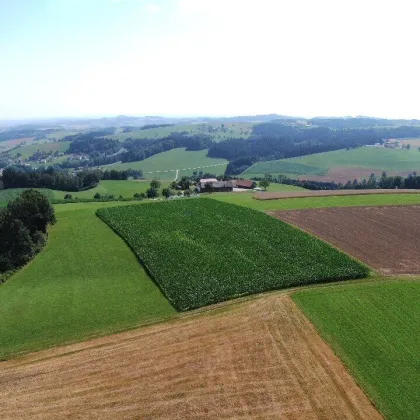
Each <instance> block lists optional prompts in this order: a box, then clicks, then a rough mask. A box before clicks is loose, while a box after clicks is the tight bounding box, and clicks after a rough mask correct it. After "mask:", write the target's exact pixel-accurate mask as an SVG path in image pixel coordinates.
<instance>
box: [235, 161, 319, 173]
mask: <svg viewBox="0 0 420 420" xmlns="http://www.w3.org/2000/svg"><path fill="white" fill-rule="evenodd" d="M326 172H327V171H326V169H325V168H320V167H317V166H311V165H306V164H304V163H299V162H292V161H289V160H287V159H284V160H268V161H265V162H258V163H256V164H254V165H252V166H251V167H250V168H248V169H247V170H246V171H245V172H244V173H243V174H242V175H246V176H249V175H253V176H261V174H266V173H270V174H278V173H283V174H295V175H325V173H326Z"/></svg>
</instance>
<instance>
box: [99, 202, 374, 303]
mask: <svg viewBox="0 0 420 420" xmlns="http://www.w3.org/2000/svg"><path fill="white" fill-rule="evenodd" d="M97 214H98V216H99V217H100V218H101V219H102V220H103V221H104V222H105V223H107V224H109V225H110V226H111V227H112V229H114V230H115V231H116V232H118V234H119V235H121V237H122V238H123V239H124V240H125V241H126V242H127V243H128V244H129V246H130V247H131V249H133V251H134V252H135V253H136V255H137V257H138V258H139V260H140V261H141V262H142V263H143V264H144V266H145V267H146V269H147V270H148V272H149V273H150V274H151V276H152V277H153V279H154V280H155V281H156V283H157V284H159V286H160V288H161V289H162V290H163V292H164V294H165V296H166V297H167V298H168V299H169V301H170V302H171V303H172V304H173V305H174V307H175V308H176V309H178V310H183V311H184V310H188V309H193V308H198V307H201V306H205V305H209V304H212V303H217V302H221V301H225V300H228V299H232V298H235V297H239V296H244V295H249V294H253V293H260V292H265V291H269V290H274V289H280V288H285V287H291V286H298V285H304V284H312V283H320V282H328V281H337V280H346V279H354V278H360V277H365V276H367V275H368V269H367V268H366V267H364V266H362V265H361V264H359V263H358V262H357V261H355V260H353V259H351V258H350V257H348V256H347V255H345V254H343V253H341V252H339V251H337V250H336V249H334V248H332V247H331V246H329V245H328V244H326V243H324V242H322V241H320V240H318V239H316V238H314V237H312V236H310V235H307V234H306V233H304V232H302V231H300V230H298V229H295V228H293V227H291V226H289V225H287V224H286V223H283V222H280V221H278V220H276V219H274V218H271V217H270V216H267V215H264V214H261V213H259V212H255V211H252V210H250V209H246V208H243V207H237V206H231V205H228V204H225V203H221V202H217V201H215V200H202V199H188V200H182V201H177V202H163V203H159V204H155V203H152V204H144V205H142V206H125V207H114V208H111V209H100V210H98V211H97Z"/></svg>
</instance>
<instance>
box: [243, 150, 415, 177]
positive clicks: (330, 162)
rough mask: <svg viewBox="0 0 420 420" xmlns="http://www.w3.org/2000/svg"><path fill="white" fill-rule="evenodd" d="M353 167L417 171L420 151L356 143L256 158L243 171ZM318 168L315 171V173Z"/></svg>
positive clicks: (309, 172)
mask: <svg viewBox="0 0 420 420" xmlns="http://www.w3.org/2000/svg"><path fill="white" fill-rule="evenodd" d="M341 166H345V167H354V168H366V169H376V170H381V171H393V172H410V171H417V172H420V152H419V151H418V149H417V148H415V147H412V148H411V149H410V150H408V149H390V148H385V147H359V148H357V149H351V150H345V149H343V150H336V151H333V152H325V153H317V154H314V155H307V156H301V157H297V158H290V159H281V160H275V161H268V162H258V163H256V164H255V165H253V166H252V167H250V168H248V169H247V171H245V172H244V174H247V175H249V174H253V173H255V174H259V173H266V172H270V173H282V172H289V173H296V174H298V175H325V174H326V172H327V171H328V169H330V168H337V167H341ZM317 171H319V173H316V172H317Z"/></svg>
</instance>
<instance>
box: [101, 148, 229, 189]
mask: <svg viewBox="0 0 420 420" xmlns="http://www.w3.org/2000/svg"><path fill="white" fill-rule="evenodd" d="M206 155H207V150H199V151H193V152H187V151H186V150H185V148H181V149H173V150H169V151H168V152H163V153H159V154H157V155H154V156H151V157H149V158H147V159H145V160H141V161H138V162H127V163H115V164H112V165H107V166H104V167H103V169H118V170H124V169H130V168H131V169H141V170H142V171H143V175H144V177H145V178H149V179H151V178H158V179H161V180H171V181H173V180H174V179H175V176H176V170H177V169H178V170H179V171H178V178H181V177H182V176H184V175H185V176H192V175H193V172H194V171H197V172H200V171H203V172H204V173H206V172H209V173H212V174H215V175H223V174H224V172H225V169H226V166H227V164H228V161H227V160H225V159H212V158H209V157H207V156H206ZM194 168H197V169H194Z"/></svg>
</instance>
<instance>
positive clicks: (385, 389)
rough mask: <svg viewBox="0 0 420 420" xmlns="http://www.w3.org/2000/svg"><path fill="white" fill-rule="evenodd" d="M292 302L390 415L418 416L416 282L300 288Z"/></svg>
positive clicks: (419, 309)
mask: <svg viewBox="0 0 420 420" xmlns="http://www.w3.org/2000/svg"><path fill="white" fill-rule="evenodd" d="M293 299H294V300H295V302H296V303H297V304H298V305H299V306H300V307H301V308H302V309H303V310H304V312H305V314H306V315H307V316H308V317H309V319H311V320H312V322H313V323H314V324H315V325H316V327H317V328H318V330H319V331H320V332H321V335H323V337H324V338H325V339H326V340H327V341H328V342H329V343H330V344H331V345H332V347H333V349H334V350H335V351H336V352H337V353H338V355H339V356H340V357H341V359H342V360H343V361H344V363H345V364H346V365H347V367H348V368H349V369H350V371H351V372H352V373H353V374H354V375H355V377H356V378H357V380H358V382H359V383H360V384H361V385H362V386H363V388H364V389H365V390H366V391H367V392H368V394H369V395H370V396H371V398H372V399H373V400H374V401H375V403H376V405H377V407H378V408H379V409H380V411H381V412H382V413H383V414H384V415H385V417H387V418H389V419H401V420H405V419H413V420H414V419H420V358H419V355H420V340H419V332H420V331H419V325H420V305H419V302H420V282H419V281H413V282H410V281H409V280H405V281H400V282H396V283H382V284H377V283H373V284H372V283H370V284H360V285H355V284H353V285H340V286H337V287H336V288H325V289H317V290H315V289H314V290H305V291H301V292H297V293H295V294H294V295H293Z"/></svg>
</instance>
